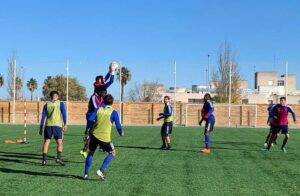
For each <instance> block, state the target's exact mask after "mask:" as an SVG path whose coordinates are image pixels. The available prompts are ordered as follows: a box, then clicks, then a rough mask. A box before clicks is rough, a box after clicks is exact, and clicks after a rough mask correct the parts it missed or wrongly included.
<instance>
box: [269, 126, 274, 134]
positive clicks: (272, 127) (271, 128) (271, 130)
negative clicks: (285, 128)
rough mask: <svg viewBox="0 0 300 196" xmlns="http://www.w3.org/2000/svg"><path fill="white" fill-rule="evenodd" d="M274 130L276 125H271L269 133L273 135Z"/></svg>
mask: <svg viewBox="0 0 300 196" xmlns="http://www.w3.org/2000/svg"><path fill="white" fill-rule="evenodd" d="M273 130H274V125H270V130H269V133H273Z"/></svg>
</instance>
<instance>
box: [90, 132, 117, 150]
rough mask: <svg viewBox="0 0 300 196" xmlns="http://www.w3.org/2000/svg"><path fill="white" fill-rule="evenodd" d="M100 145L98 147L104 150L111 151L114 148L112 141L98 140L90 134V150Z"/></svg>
mask: <svg viewBox="0 0 300 196" xmlns="http://www.w3.org/2000/svg"><path fill="white" fill-rule="evenodd" d="M98 146H100V148H101V149H102V150H103V151H105V152H108V153H109V152H111V151H113V150H114V149H115V147H114V145H113V143H112V142H102V141H100V140H98V139H97V138H96V137H95V136H94V135H93V134H91V136H90V145H89V149H90V151H95V150H96V149H97V147H98Z"/></svg>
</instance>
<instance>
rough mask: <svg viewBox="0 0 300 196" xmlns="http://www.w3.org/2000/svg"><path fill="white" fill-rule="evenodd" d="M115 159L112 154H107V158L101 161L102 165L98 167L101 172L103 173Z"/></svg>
mask: <svg viewBox="0 0 300 196" xmlns="http://www.w3.org/2000/svg"><path fill="white" fill-rule="evenodd" d="M114 158H115V155H113V154H112V153H109V154H108V155H107V157H106V158H105V159H104V160H103V163H102V165H101V167H100V170H101V171H104V170H105V169H106V167H107V166H108V165H109V164H110V162H111V161H112V160H113V159H114Z"/></svg>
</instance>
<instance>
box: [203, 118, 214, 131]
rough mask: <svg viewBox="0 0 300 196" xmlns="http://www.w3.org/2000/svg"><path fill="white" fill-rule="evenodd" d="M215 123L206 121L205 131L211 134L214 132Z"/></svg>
mask: <svg viewBox="0 0 300 196" xmlns="http://www.w3.org/2000/svg"><path fill="white" fill-rule="evenodd" d="M214 126H215V121H214V120H207V121H206V122H205V131H209V132H212V131H213V130H214Z"/></svg>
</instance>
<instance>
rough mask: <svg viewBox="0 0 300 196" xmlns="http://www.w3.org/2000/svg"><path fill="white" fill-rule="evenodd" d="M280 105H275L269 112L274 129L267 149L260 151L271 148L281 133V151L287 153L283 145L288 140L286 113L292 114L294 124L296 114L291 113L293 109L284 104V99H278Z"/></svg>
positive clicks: (264, 149)
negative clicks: (282, 137) (282, 135)
mask: <svg viewBox="0 0 300 196" xmlns="http://www.w3.org/2000/svg"><path fill="white" fill-rule="evenodd" d="M279 100H280V104H277V105H275V106H274V107H273V108H272V110H271V115H272V116H273V119H274V129H273V131H272V136H271V139H270V140H269V142H268V146H267V148H263V149H262V151H269V150H270V148H271V145H272V143H273V142H274V141H275V140H276V139H277V136H278V134H279V133H280V132H281V134H284V135H285V138H284V140H283V143H282V146H281V151H282V152H284V153H285V152H287V150H286V148H285V145H286V143H287V141H288V139H289V138H290V135H289V128H288V113H291V114H292V117H293V120H294V122H296V120H297V119H296V114H295V112H294V111H293V109H292V108H291V107H290V106H288V105H287V104H286V98H285V97H280V99H279Z"/></svg>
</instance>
